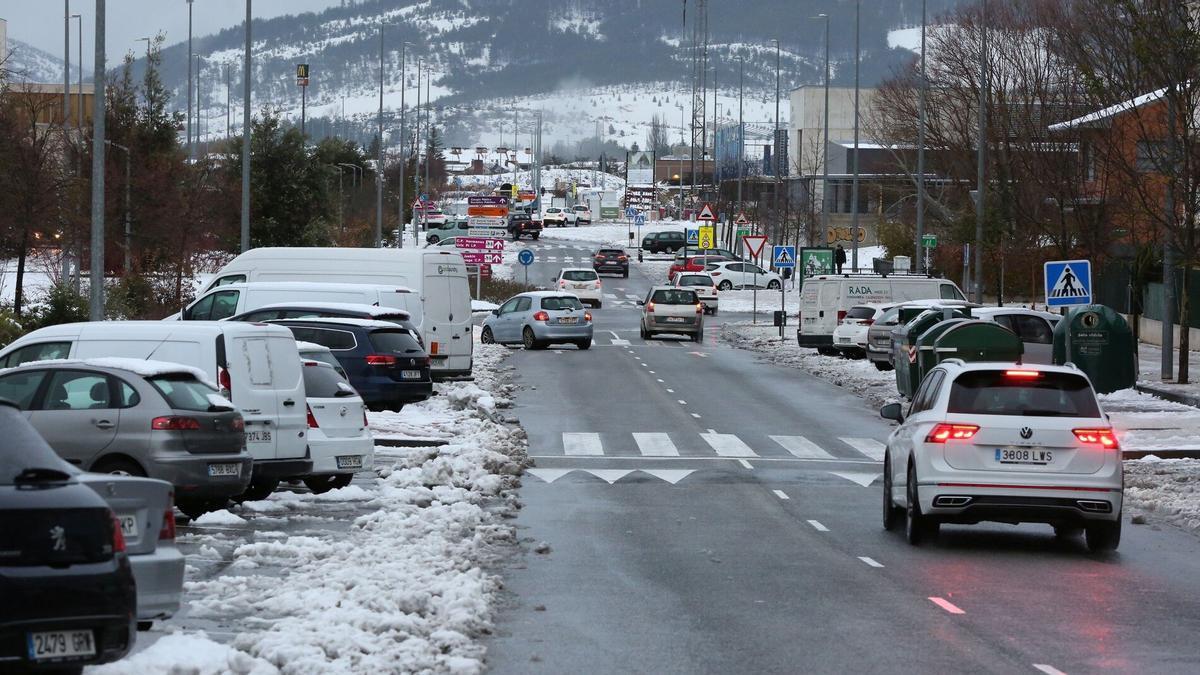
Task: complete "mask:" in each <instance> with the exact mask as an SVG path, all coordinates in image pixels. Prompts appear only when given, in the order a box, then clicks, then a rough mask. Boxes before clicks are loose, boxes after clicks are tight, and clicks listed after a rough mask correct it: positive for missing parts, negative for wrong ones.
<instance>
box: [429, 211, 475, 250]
mask: <svg viewBox="0 0 1200 675" xmlns="http://www.w3.org/2000/svg"><path fill="white" fill-rule="evenodd" d="M469 231H470V228H468V227H467V219H466V218H462V217H458V216H455V217H454V218H449V219H445V218H443V222H441V223H434V222H430V223H429V233H428V234H426V235H425V241H426V243H428V244H431V245H435V244H438V243H439V242H441V241H443V240H445V239H453V238H454V237H465V236H467V235H468V234H469Z"/></svg>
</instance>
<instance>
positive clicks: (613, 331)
mask: <svg viewBox="0 0 1200 675" xmlns="http://www.w3.org/2000/svg"><path fill="white" fill-rule="evenodd" d="M613 297H614V298H615V297H617V296H615V295H614V296H613ZM608 334H609V335H611V336H613V339H614V340H620V339H621V336H620V335H617V331H615V330H610V331H608Z"/></svg>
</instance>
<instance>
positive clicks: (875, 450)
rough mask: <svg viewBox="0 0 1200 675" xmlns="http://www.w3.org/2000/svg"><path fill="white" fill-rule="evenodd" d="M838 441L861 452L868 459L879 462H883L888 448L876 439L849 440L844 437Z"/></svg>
mask: <svg viewBox="0 0 1200 675" xmlns="http://www.w3.org/2000/svg"><path fill="white" fill-rule="evenodd" d="M838 440H840V441H841V442H843V443H845V444H846V445H848V446H850V447H852V448H854V449H855V450H857V451H859V452H861V453H862V454H864V455H866V456H867V457H870V458H871V459H876V460H879V461H881V462H882V461H883V453H884V451H885V450H887V446H885V445H884V444H883V443H880V442H879V441H877V440H875V439H874V438H847V437H845V436H842V437H840V438H839V439H838Z"/></svg>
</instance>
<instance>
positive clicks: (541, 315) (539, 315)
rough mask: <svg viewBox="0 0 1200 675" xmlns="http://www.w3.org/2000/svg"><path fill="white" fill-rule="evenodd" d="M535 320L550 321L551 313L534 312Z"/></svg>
mask: <svg viewBox="0 0 1200 675" xmlns="http://www.w3.org/2000/svg"><path fill="white" fill-rule="evenodd" d="M533 320H534V321H541V322H543V323H544V322H546V321H549V320H550V315H549V314H547V313H546V312H538V313H536V314H534V315H533Z"/></svg>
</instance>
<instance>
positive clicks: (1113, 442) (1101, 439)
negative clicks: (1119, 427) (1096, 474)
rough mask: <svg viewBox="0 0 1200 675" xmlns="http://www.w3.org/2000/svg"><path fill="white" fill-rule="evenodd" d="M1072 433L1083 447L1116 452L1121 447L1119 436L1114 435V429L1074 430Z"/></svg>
mask: <svg viewBox="0 0 1200 675" xmlns="http://www.w3.org/2000/svg"><path fill="white" fill-rule="evenodd" d="M1071 433H1073V434H1075V438H1076V439H1078V440H1079V442H1080V443H1082V444H1083V445H1088V446H1092V447H1094V448H1104V449H1105V450H1116V449H1118V448H1120V447H1121V446H1120V444H1119V443H1117V435H1116V434H1114V433H1113V430H1112V429H1072V430H1071Z"/></svg>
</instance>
